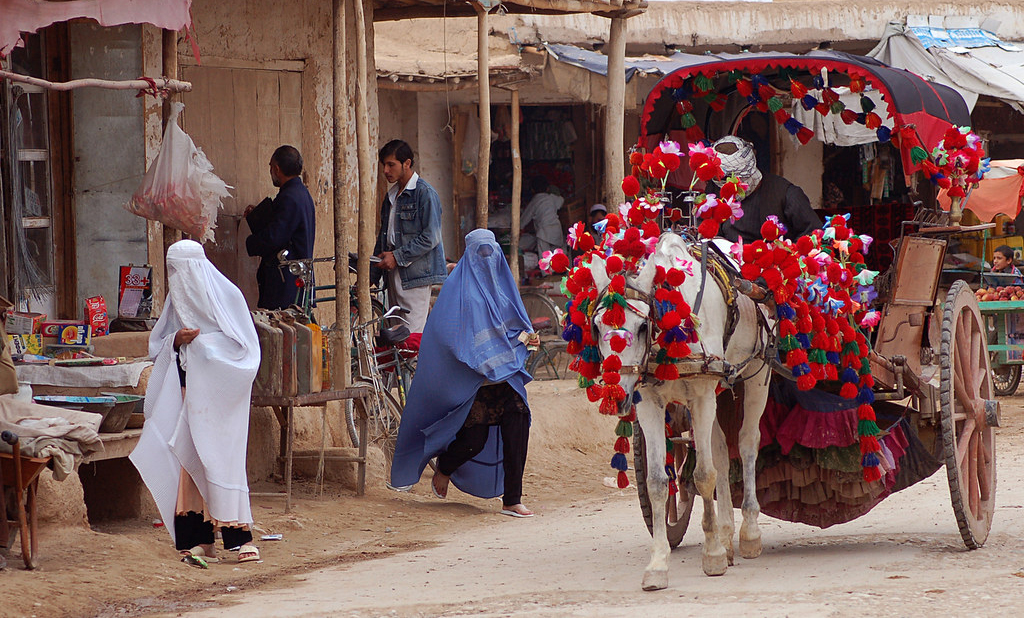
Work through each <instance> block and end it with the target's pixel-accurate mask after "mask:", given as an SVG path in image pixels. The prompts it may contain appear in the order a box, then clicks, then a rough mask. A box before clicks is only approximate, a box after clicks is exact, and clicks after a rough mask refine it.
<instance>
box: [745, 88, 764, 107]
mask: <svg viewBox="0 0 1024 618" xmlns="http://www.w3.org/2000/svg"><path fill="white" fill-rule="evenodd" d="M760 102H761V95H759V94H757V91H756V90H755V91H754V92H753V93H751V95H750V96H749V97H747V103H750V104H751V105H757V104H758V103H760Z"/></svg>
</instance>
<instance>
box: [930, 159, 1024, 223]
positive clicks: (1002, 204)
mask: <svg viewBox="0 0 1024 618" xmlns="http://www.w3.org/2000/svg"><path fill="white" fill-rule="evenodd" d="M991 165H992V169H991V170H990V171H989V172H988V173H987V174H985V177H984V178H982V179H981V183H980V184H979V185H978V186H977V187H975V188H974V190H973V191H971V194H970V195H969V196H968V197H967V201H966V202H964V204H963V208H964V209H965V210H970V211H971V212H973V213H974V214H976V215H977V216H978V218H979V219H981V220H982V221H986V222H987V221H992V220H993V219H995V218H996V215H999V214H1003V215H1009V216H1010V217H1011V218H1013V217H1016V216H1017V213H1019V212H1020V201H1021V196H1022V195H1024V159H1007V160H1003V161H992V164H991ZM938 201H939V205H940V206H941V207H942V209H943V210H949V204H950V199H949V196H948V195H946V192H945V191H942V192H940V193H939V196H938Z"/></svg>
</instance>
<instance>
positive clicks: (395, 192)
mask: <svg viewBox="0 0 1024 618" xmlns="http://www.w3.org/2000/svg"><path fill="white" fill-rule="evenodd" d="M378 160H379V161H380V165H381V169H382V170H383V171H384V178H386V179H387V181H388V182H389V183H391V187H390V188H389V189H388V194H387V196H386V197H385V198H384V203H383V204H382V205H381V215H380V220H381V226H380V234H378V235H377V246H376V247H375V248H374V253H376V254H377V257H379V258H380V264H379V266H380V268H382V269H383V270H384V271H386V272H385V275H386V277H387V285H388V295H389V298H390V301H391V305H400V306H402V307H404V308H406V309H408V310H409V315H407V316H406V319H407V320H409V330H410V331H411V332H413V333H422V332H423V325H424V324H426V322H427V312H428V311H429V310H430V286H431V285H433V284H435V283H443V282H444V279H445V276H446V274H447V269H446V268H445V262H444V246H443V245H442V244H441V199H440V198H439V197H438V196H437V191H435V190H434V187H431V186H430V185H429V184H427V182H426V181H425V180H423V179H422V178H420V176H419V174H417V173H416V172H414V171H412V163H413V155H412V148H410V147H409V144H407V143H405V142H404V141H402V140H398V139H396V140H391V141H390V142H388V143H387V144H384V147H383V148H381V149H380V154H379V156H378Z"/></svg>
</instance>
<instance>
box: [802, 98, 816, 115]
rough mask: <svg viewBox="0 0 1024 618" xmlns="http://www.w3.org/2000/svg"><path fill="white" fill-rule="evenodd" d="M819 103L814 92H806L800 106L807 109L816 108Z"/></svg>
mask: <svg viewBox="0 0 1024 618" xmlns="http://www.w3.org/2000/svg"><path fill="white" fill-rule="evenodd" d="M817 104H818V99H815V98H814V95H813V94H805V95H804V96H803V98H801V99H800V106H801V107H803V108H804V109H805V110H807V111H811V110H812V109H814V106H815V105H817Z"/></svg>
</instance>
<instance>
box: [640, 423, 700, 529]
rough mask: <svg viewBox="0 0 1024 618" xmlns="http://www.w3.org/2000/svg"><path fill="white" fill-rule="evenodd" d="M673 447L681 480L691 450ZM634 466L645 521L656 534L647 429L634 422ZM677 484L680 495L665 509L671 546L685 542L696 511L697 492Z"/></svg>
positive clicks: (684, 485) (684, 447) (670, 497)
mask: <svg viewBox="0 0 1024 618" xmlns="http://www.w3.org/2000/svg"><path fill="white" fill-rule="evenodd" d="M672 447H673V455H674V456H675V468H676V478H677V479H678V478H679V474H680V471H681V470H682V469H683V465H684V463H685V462H686V457H687V453H688V449H687V448H686V446H685V445H683V444H680V443H678V442H673V443H672ZM633 466H634V469H635V471H636V492H637V495H638V496H639V498H640V512H641V513H643V516H644V522H645V523H646V524H647V532H649V533H650V534H652V535H653V534H654V519H653V517H654V516H653V512H652V510H651V497H650V495H649V494H648V493H647V446H646V445H645V444H644V432H643V430H641V429H640V423H633ZM677 485H678V486H679V491H678V492H677V493H676V495H674V496H669V497H668V503H667V504H666V509H665V524H666V526H667V533H668V534H667V536H668V545H669V547H678V546H679V544H680V543H681V542H682V541H683V536H684V535H685V534H686V527H687V526H688V525H689V523H690V512H691V511H692V510H693V495H694V493H695V492H693V491H691V490H690V488H689V487H687V484H686V483H681V482H680V483H677Z"/></svg>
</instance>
